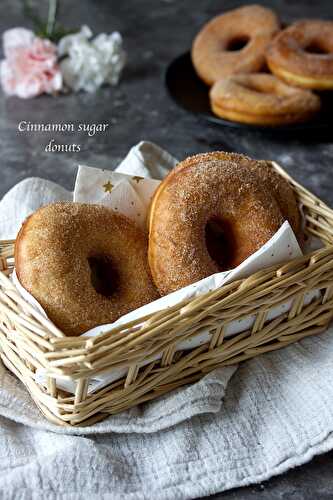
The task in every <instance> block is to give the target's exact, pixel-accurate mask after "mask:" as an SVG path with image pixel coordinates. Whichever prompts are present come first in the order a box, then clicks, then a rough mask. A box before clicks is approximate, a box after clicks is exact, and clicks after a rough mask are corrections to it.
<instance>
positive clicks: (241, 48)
mask: <svg viewBox="0 0 333 500" xmlns="http://www.w3.org/2000/svg"><path fill="white" fill-rule="evenodd" d="M278 30H279V21H278V18H277V16H276V15H275V14H274V12H273V11H272V10H270V9H267V8H265V7H262V6H260V5H248V6H245V7H240V8H238V9H234V10H232V11H229V12H226V13H225V14H222V15H220V16H217V17H214V18H213V19H212V20H211V21H209V22H208V23H207V24H206V25H205V26H204V27H203V28H202V30H201V31H200V32H199V33H198V35H197V36H196V38H195V39H194V42H193V46H192V62H193V66H194V68H195V70H196V72H197V74H198V75H199V77H200V78H201V79H202V80H203V81H204V82H205V83H206V84H207V85H212V84H213V83H215V82H216V81H217V80H219V79H220V78H222V77H224V76H226V75H230V74H235V73H253V72H257V71H260V70H261V68H262V67H263V66H264V64H265V50H266V48H267V45H268V43H269V42H270V41H271V39H272V38H273V36H274V35H275V34H276V33H277V31H278Z"/></svg>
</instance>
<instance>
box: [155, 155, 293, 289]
mask: <svg viewBox="0 0 333 500" xmlns="http://www.w3.org/2000/svg"><path fill="white" fill-rule="evenodd" d="M257 167H258V168H257ZM267 169H269V167H268V164H267V163H266V162H257V161H255V160H251V159H249V158H247V157H245V156H242V155H237V154H231V153H223V152H214V153H207V154H201V155H196V156H193V157H190V158H188V159H186V160H185V161H183V162H181V163H180V164H179V165H178V166H177V167H176V168H175V169H174V170H173V171H172V172H171V173H170V174H169V175H168V176H167V177H166V178H165V180H164V181H163V182H162V183H161V185H160V186H159V188H158V189H157V191H156V193H155V195H154V197H153V200H152V203H151V208H150V215H149V251H148V259H149V264H150V269H151V272H152V276H153V280H154V282H155V284H156V286H157V288H158V289H159V291H160V292H161V293H162V294H167V293H170V292H173V291H174V290H177V289H179V288H182V287H184V286H186V285H189V284H191V283H194V282H196V281H198V280H200V279H202V278H205V277H206V276H209V275H211V274H214V273H216V272H219V271H221V270H226V269H231V268H233V267H236V266H237V265H238V264H240V263H241V262H242V261H243V260H244V259H246V258H247V257H248V256H249V255H251V254H252V253H254V252H255V251H256V250H258V249H259V248H260V247H261V246H262V245H263V244H264V243H266V242H267V241H268V240H269V239H270V238H271V237H272V236H273V235H274V234H275V232H276V231H277V230H278V228H279V227H280V226H281V224H282V223H283V221H284V220H285V219H286V218H288V220H290V223H291V224H292V225H293V226H294V227H293V229H294V230H295V231H296V232H297V231H299V229H300V218H299V214H298V208H297V204H296V200H295V199H294V197H293V192H292V190H291V188H290V187H289V185H288V183H287V181H284V180H283V179H282V178H281V180H280V176H278V174H274V175H276V176H277V177H279V181H278V182H277V178H276V177H272V179H271V180H270V181H267V179H265V177H266V176H268V175H269V174H268V170H267ZM288 198H290V199H288ZM286 200H288V203H285V201H286ZM280 204H281V205H283V210H282V206H280Z"/></svg>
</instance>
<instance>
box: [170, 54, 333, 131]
mask: <svg viewBox="0 0 333 500" xmlns="http://www.w3.org/2000/svg"><path fill="white" fill-rule="evenodd" d="M165 84H166V87H167V89H168V91H169V93H170V95H171V97H172V98H173V100H174V101H176V103H177V104H178V105H179V106H180V107H182V108H183V109H185V110H186V111H190V112H191V113H193V114H195V115H197V116H198V117H201V118H203V119H204V120H206V121H208V122H210V123H215V124H217V125H222V126H224V127H232V128H236V129H247V130H261V131H263V132H266V133H267V132H268V133H272V132H276V131H278V132H280V133H283V134H293V135H294V134H295V133H296V134H299V133H306V132H311V133H312V134H315V135H319V134H321V133H323V132H327V131H328V129H329V128H330V129H331V130H332V129H333V96H332V95H333V92H330V93H329V92H327V93H322V95H321V98H322V111H320V113H318V115H317V116H316V117H315V118H313V119H312V120H310V121H308V122H305V123H297V124H294V125H279V126H275V127H267V126H258V125H248V124H243V123H238V122H232V121H229V120H223V119H222V118H218V117H217V116H215V115H214V114H213V113H212V111H211V110H210V105H209V98H208V91H209V87H207V85H205V84H204V83H203V82H202V81H201V80H200V79H199V77H198V76H197V74H196V72H195V70H194V68H193V65H192V61H191V56H190V53H189V52H186V53H185V54H182V55H181V56H178V57H177V58H176V59H174V60H173V61H172V62H171V64H170V65H169V66H168V68H167V71H166V75H165ZM332 136H333V133H332Z"/></svg>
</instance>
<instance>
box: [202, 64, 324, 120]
mask: <svg viewBox="0 0 333 500" xmlns="http://www.w3.org/2000/svg"><path fill="white" fill-rule="evenodd" d="M209 96H210V103H211V108H212V111H213V113H214V114H216V115H217V116H219V117H220V118H224V119H227V120H232V121H237V122H240V123H248V124H254V125H266V126H274V125H282V124H290V123H299V122H304V121H306V120H308V119H309V118H311V117H312V116H314V115H315V114H316V113H317V112H318V111H319V110H320V106H321V104H320V98H319V97H318V96H317V95H315V94H314V93H313V92H311V91H310V90H306V89H300V88H296V87H292V86H290V85H287V84H285V83H284V82H282V81H281V80H279V79H278V78H276V77H275V76H273V75H269V74H265V73H256V74H251V75H232V76H229V77H226V78H222V79H221V80H219V81H218V82H216V83H215V84H214V85H213V87H212V88H211V90H210V93H209Z"/></svg>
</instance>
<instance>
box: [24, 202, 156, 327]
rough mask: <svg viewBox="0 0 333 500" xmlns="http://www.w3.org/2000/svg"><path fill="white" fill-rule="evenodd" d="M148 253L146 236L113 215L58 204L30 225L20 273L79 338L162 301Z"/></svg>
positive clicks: (106, 210) (57, 321)
mask: <svg viewBox="0 0 333 500" xmlns="http://www.w3.org/2000/svg"><path fill="white" fill-rule="evenodd" d="M147 247H148V242H147V238H146V235H145V234H144V233H143V232H142V231H141V230H140V229H139V228H137V226H136V225H135V224H134V223H133V222H132V221H130V220H129V219H127V217H125V216H123V215H120V214H118V213H116V212H114V211H113V210H111V209H109V208H106V207H103V206H101V205H88V204H81V203H68V202H66V203H54V204H52V205H48V206H46V207H43V208H41V209H39V210H37V212H35V213H34V214H33V215H31V216H30V217H29V218H28V219H27V220H26V222H25V223H24V224H23V226H22V228H21V230H20V232H19V234H18V236H17V239H16V245H15V268H16V273H17V277H18V279H19V281H20V283H21V284H22V286H23V287H24V288H25V289H26V290H28V291H29V292H30V293H31V294H32V295H33V296H34V297H35V299H36V300H38V302H39V303H40V304H41V305H42V307H43V308H44V310H45V311H46V313H47V315H48V317H49V318H50V319H51V320H52V321H54V323H55V324H56V325H57V326H58V327H59V328H60V329H61V330H62V331H63V332H64V333H65V334H66V335H73V336H75V335H80V334H81V333H83V332H85V331H87V330H89V329H91V328H93V327H95V326H97V325H102V324H106V323H112V322H113V321H115V320H116V319H117V318H119V317H120V316H122V315H123V314H126V313H127V312H129V311H131V310H133V309H136V308H137V307H140V306H142V305H144V304H146V303H147V302H151V301H152V300H154V299H156V298H157V297H158V293H157V291H156V288H155V286H154V285H153V282H152V280H151V274H150V271H149V266H148V261H147Z"/></svg>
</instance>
